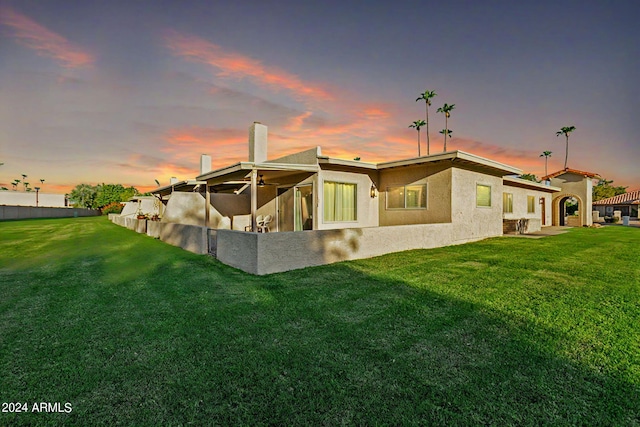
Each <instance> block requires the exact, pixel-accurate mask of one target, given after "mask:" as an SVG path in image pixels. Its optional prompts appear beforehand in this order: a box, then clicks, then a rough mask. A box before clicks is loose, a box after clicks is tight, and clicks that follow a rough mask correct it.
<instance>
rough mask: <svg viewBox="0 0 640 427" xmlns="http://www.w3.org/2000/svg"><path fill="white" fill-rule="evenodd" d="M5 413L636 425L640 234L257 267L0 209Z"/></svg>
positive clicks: (108, 229)
mask: <svg viewBox="0 0 640 427" xmlns="http://www.w3.org/2000/svg"><path fill="white" fill-rule="evenodd" d="M0 402H3V403H8V402H23V403H24V402H26V403H27V404H28V406H29V410H31V409H32V405H33V403H34V402H50V403H55V402H59V403H60V404H61V406H62V408H64V404H65V403H70V404H71V407H72V411H71V412H70V413H18V414H16V413H0V426H4V425H115V424H120V425H187V424H193V425H252V426H256V425H267V424H269V425H328V426H335V425H500V426H503V425H616V426H618V425H640V229H631V228H628V227H618V226H611V227H606V228H603V229H572V230H571V231H570V232H569V233H566V234H563V235H559V236H554V237H546V238H544V239H538V240H534V239H518V238H496V239H490V240H486V241H482V242H478V243H473V244H467V245H462V246H455V247H448V248H440V249H435V250H420V251H411V252H404V253H398V254H391V255H387V256H383V257H379V258H374V259H368V260H361V261H355V262H347V263H340V264H334V265H329V266H323V267H316V268H309V269H304V270H298V271H293V272H288V273H280V274H274V275H271V276H266V277H256V276H250V275H248V274H245V273H242V272H240V271H238V270H234V269H232V268H230V267H227V266H225V265H222V264H220V263H219V262H217V261H216V260H214V259H212V258H210V257H207V256H200V255H194V254H191V253H188V252H185V251H182V250H181V249H178V248H175V247H172V246H169V245H166V244H164V243H162V242H160V241H158V240H154V239H151V238H149V237H147V236H143V235H139V234H136V233H134V232H132V231H129V230H126V229H124V228H120V227H118V226H115V225H113V224H111V223H109V222H108V221H107V220H106V219H105V218H78V219H57V220H30V221H12V222H2V223H0Z"/></svg>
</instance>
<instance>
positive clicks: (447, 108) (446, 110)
mask: <svg viewBox="0 0 640 427" xmlns="http://www.w3.org/2000/svg"><path fill="white" fill-rule="evenodd" d="M454 108H456V104H451V105H448V104H447V103H445V104H444V105H443V106H442V107H440V108H438V109H437V110H436V112H437V113H444V129H445V132H444V150H443V151H445V152H446V151H447V135H448V134H449V132H448V130H449V117H451V111H452V110H453V109H454Z"/></svg>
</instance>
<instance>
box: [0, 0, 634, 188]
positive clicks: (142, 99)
mask: <svg viewBox="0 0 640 427" xmlns="http://www.w3.org/2000/svg"><path fill="white" fill-rule="evenodd" d="M134 3H135V2H134ZM134 3H131V4H128V3H117V4H112V3H109V2H107V3H104V2H102V3H101V2H91V1H88V2H77V3H74V4H73V5H71V4H68V3H66V2H62V1H60V0H51V1H46V2H39V1H35V0H23V1H18V0H4V1H3V3H2V6H0V37H2V39H1V44H0V102H1V103H2V107H3V108H0V129H2V132H0V163H4V164H3V165H2V166H0V187H5V188H8V189H9V191H12V190H13V187H12V185H11V183H12V182H13V181H14V180H15V179H21V176H22V174H25V175H27V176H28V177H29V179H32V180H35V181H37V180H39V179H40V178H43V179H46V181H45V183H44V184H43V191H48V192H55V193H65V192H68V191H70V189H71V188H73V187H74V186H76V185H77V184H80V183H89V184H92V185H95V184H98V183H103V182H104V183H120V184H123V185H125V186H135V187H137V188H139V189H149V188H153V187H154V186H155V180H158V181H159V182H160V183H161V184H163V185H164V184H167V183H168V182H169V179H170V178H171V177H177V178H178V179H192V178H194V177H195V176H196V175H197V174H198V171H199V157H200V155H201V154H209V155H210V156H211V157H212V162H213V167H214V168H219V167H224V166H227V165H229V164H232V163H236V162H239V161H246V160H247V159H248V148H247V145H248V144H247V141H248V128H249V126H250V125H251V123H253V122H254V121H259V122H261V123H263V124H265V125H267V126H268V128H269V148H268V152H269V158H272V159H273V158H277V157H281V156H284V155H287V154H291V153H293V152H296V151H302V150H306V149H309V148H313V147H315V146H320V147H321V148H322V152H323V154H325V155H329V156H332V157H337V158H344V159H354V158H360V159H361V160H362V161H363V162H373V163H375V162H382V161H389V160H395V159H402V158H411V157H416V156H417V155H418V150H417V136H418V135H417V132H416V130H415V129H411V128H409V125H410V124H411V123H412V122H413V121H415V120H424V119H425V118H426V117H425V116H426V111H425V103H424V101H420V102H416V101H415V100H416V98H417V97H418V96H419V95H420V94H421V93H422V92H424V91H425V90H433V91H436V92H437V96H436V97H435V98H433V99H432V106H431V107H430V109H429V140H430V152H431V154H436V153H440V152H442V150H443V136H442V134H440V133H439V132H440V131H441V130H442V129H443V128H444V127H445V117H444V115H443V114H441V113H437V112H436V110H437V108H438V107H440V106H442V105H443V104H444V103H448V104H455V105H456V108H455V109H454V110H453V111H452V112H451V117H450V118H449V120H448V127H449V129H450V130H452V132H453V133H452V138H451V139H450V140H447V149H448V150H449V151H454V150H462V151H466V152H469V153H472V154H475V155H478V156H482V157H486V158H489V159H491V160H495V161H498V162H502V163H505V164H507V165H511V166H515V167H518V168H520V169H522V170H523V171H524V172H525V173H532V174H535V175H537V176H538V177H541V176H543V174H544V165H545V162H544V158H541V157H540V154H541V153H542V152H543V151H545V150H549V151H551V152H552V155H551V157H549V159H548V161H549V164H548V169H549V172H551V171H556V170H559V169H561V168H562V167H563V163H564V160H565V140H564V138H559V137H556V135H555V134H556V132H557V131H558V130H559V129H560V128H562V127H563V126H575V127H576V130H575V132H573V133H572V134H571V136H570V141H569V156H568V166H569V167H571V168H575V169H580V170H585V171H590V172H594V173H597V174H599V175H601V176H603V177H605V178H607V179H610V180H614V182H615V184H616V185H624V186H629V187H630V189H634V188H640V169H639V168H638V163H639V161H638V159H640V143H639V142H638V135H639V134H640V125H639V124H638V123H639V122H638V121H637V120H636V119H635V116H634V114H635V112H636V111H638V107H640V105H638V104H639V101H638V100H639V99H640V88H639V85H640V84H639V83H638V79H637V75H638V73H639V72H640V71H639V70H640V58H639V57H638V55H637V52H638V51H639V50H640V49H639V46H638V44H639V43H640V42H639V40H640V34H639V32H640V30H638V29H637V28H638V26H637V25H636V23H635V21H633V19H632V17H634V16H639V15H640V5H638V4H637V3H635V2H622V4H621V5H618V6H619V7H618V6H617V7H618V9H616V16H615V17H613V16H612V15H611V13H609V12H608V11H607V8H606V5H599V4H597V3H589V4H585V5H582V6H581V7H580V8H579V9H575V8H572V7H570V5H564V4H556V3H553V4H552V3H548V4H546V2H543V3H544V6H541V5H539V4H537V3H536V4H534V3H531V4H530V3H526V2H525V3H522V2H520V3H518V2H515V3H513V4H503V5H500V7H498V5H485V6H483V7H482V8H480V7H475V8H474V7H471V8H466V7H461V6H460V5H456V4H447V3H442V4H435V3H430V2H428V4H425V5H424V10H415V8H414V7H413V5H411V4H410V3H408V2H396V3H393V4H386V5H383V4H382V3H379V2H373V3H372V4H371V5H370V7H367V8H360V7H356V6H355V5H354V4H345V3H342V2H340V3H338V2H333V1H329V2H323V3H322V5H321V6H319V5H318V4H315V3H314V2H310V3H309V4H307V3H299V2H296V3H293V2H288V1H286V0H284V1H283V2H282V3H278V4H277V5H266V4H262V3H259V2H254V4H251V5H250V6H249V5H247V4H244V3H242V2H223V3H221V4H217V3H216V4H213V3H212V4H210V5H209V4H204V3H201V2H195V1H191V0H186V1H185V2H168V3H165V2H149V3H145V7H144V8H138V7H136V6H135V4H134ZM425 16H428V17H429V19H428V20H427V21H428V22H425V18H424V17H425ZM453 16H455V17H456V20H455V22H451V19H450V18H451V17H453ZM593 28H598V31H593ZM420 142H421V153H422V154H423V155H424V154H425V153H426V151H427V150H426V143H427V128H426V126H425V127H423V128H422V129H421V133H420ZM35 181H34V182H35Z"/></svg>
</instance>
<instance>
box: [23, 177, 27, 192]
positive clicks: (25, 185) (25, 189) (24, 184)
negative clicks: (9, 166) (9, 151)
mask: <svg viewBox="0 0 640 427" xmlns="http://www.w3.org/2000/svg"><path fill="white" fill-rule="evenodd" d="M25 179H27V175H25V174H22V185H23V186H24V191H27V184H28V183H25V182H24V180H25Z"/></svg>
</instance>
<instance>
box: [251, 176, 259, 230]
mask: <svg viewBox="0 0 640 427" xmlns="http://www.w3.org/2000/svg"><path fill="white" fill-rule="evenodd" d="M257 182H258V171H257V170H256V169H255V168H254V169H251V231H257V230H258V224H257V223H256V211H257V210H258V185H257Z"/></svg>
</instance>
